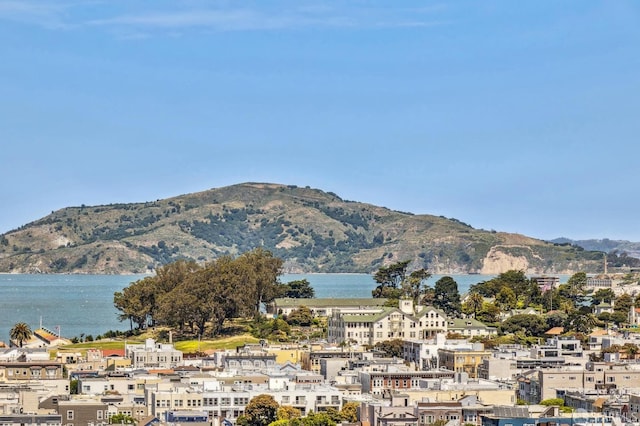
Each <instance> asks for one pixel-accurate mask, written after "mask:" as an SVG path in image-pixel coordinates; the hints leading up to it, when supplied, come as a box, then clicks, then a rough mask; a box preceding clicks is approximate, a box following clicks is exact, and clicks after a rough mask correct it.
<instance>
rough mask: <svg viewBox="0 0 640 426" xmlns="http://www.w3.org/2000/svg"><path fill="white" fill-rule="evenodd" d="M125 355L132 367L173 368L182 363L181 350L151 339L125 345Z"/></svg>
mask: <svg viewBox="0 0 640 426" xmlns="http://www.w3.org/2000/svg"><path fill="white" fill-rule="evenodd" d="M125 357H127V358H129V359H130V360H131V366H132V367H133V368H160V369H164V368H174V367H176V366H178V365H182V352H180V351H179V350H177V349H175V348H174V347H173V345H172V344H163V343H156V342H155V340H153V339H147V340H145V343H144V344H136V345H129V344H127V345H125Z"/></svg>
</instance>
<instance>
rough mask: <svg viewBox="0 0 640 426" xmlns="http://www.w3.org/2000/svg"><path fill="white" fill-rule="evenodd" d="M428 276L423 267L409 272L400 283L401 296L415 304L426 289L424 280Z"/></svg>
mask: <svg viewBox="0 0 640 426" xmlns="http://www.w3.org/2000/svg"><path fill="white" fill-rule="evenodd" d="M430 277H431V274H430V273H429V272H428V271H427V270H426V269H424V268H423V269H418V270H416V271H413V272H411V273H410V274H409V276H408V277H407V278H406V279H405V280H404V282H403V283H402V290H403V292H404V294H403V296H404V297H407V298H409V299H412V300H413V304H414V305H417V304H418V303H419V302H420V297H421V296H422V295H423V294H424V292H425V290H426V282H427V280H428V279H429V278H430ZM456 288H457V286H456Z"/></svg>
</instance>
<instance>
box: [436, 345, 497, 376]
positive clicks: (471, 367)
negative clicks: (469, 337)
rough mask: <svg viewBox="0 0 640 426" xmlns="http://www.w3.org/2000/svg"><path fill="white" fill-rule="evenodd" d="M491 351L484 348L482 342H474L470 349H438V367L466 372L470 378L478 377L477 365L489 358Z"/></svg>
mask: <svg viewBox="0 0 640 426" xmlns="http://www.w3.org/2000/svg"><path fill="white" fill-rule="evenodd" d="M491 354H492V352H491V351H488V350H485V349H484V345H483V344H482V343H474V345H473V348H472V349H466V348H447V349H438V365H439V366H440V368H445V369H447V370H451V371H455V372H456V373H467V374H468V375H469V377H470V378H476V377H478V366H479V365H481V364H482V362H483V361H484V360H486V359H489V358H491Z"/></svg>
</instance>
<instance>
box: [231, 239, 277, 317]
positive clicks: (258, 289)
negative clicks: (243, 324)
mask: <svg viewBox="0 0 640 426" xmlns="http://www.w3.org/2000/svg"><path fill="white" fill-rule="evenodd" d="M238 265H239V266H240V268H239V270H240V272H241V275H242V278H243V280H244V282H245V283H246V284H248V285H246V286H245V290H246V291H247V294H249V295H251V297H252V301H253V313H254V315H260V308H261V307H262V304H263V303H264V302H270V301H272V300H273V299H274V298H275V297H277V296H278V293H279V291H278V290H279V287H278V277H279V276H280V275H282V265H283V261H282V259H279V258H277V257H274V256H273V253H271V252H270V251H269V250H265V249H263V248H257V249H254V250H252V251H250V252H247V253H244V254H242V255H241V256H240V257H239V258H238Z"/></svg>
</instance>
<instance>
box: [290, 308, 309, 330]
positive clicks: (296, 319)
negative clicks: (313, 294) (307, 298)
mask: <svg viewBox="0 0 640 426" xmlns="http://www.w3.org/2000/svg"><path fill="white" fill-rule="evenodd" d="M312 321H313V313H311V309H309V308H308V307H306V306H300V307H299V308H298V309H294V310H293V311H291V313H290V314H289V315H288V316H287V323H289V324H291V325H300V326H303V327H307V326H309V325H311V322H312Z"/></svg>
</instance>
